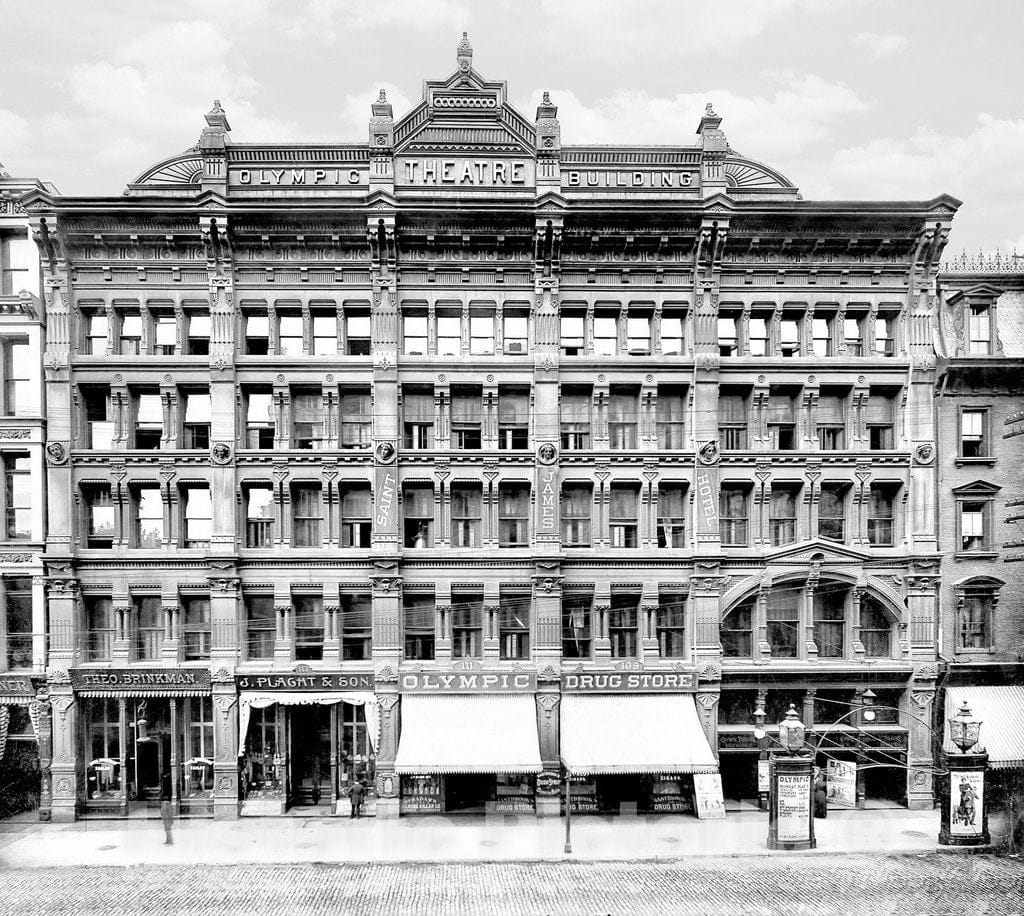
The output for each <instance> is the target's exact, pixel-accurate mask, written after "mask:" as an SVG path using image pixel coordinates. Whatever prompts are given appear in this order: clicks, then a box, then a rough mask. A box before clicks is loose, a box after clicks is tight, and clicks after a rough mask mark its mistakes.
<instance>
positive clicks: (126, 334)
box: [119, 312, 142, 356]
mask: <svg viewBox="0 0 1024 916" xmlns="http://www.w3.org/2000/svg"><path fill="white" fill-rule="evenodd" d="M119 317H120V319H121V338H120V353H121V355H122V356H139V355H141V353H142V315H141V314H140V313H139V312H121V314H120V316H119Z"/></svg>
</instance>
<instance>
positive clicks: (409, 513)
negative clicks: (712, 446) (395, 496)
mask: <svg viewBox="0 0 1024 916" xmlns="http://www.w3.org/2000/svg"><path fill="white" fill-rule="evenodd" d="M402 509H403V516H404V520H405V539H404V543H405V546H406V547H412V548H416V549H419V548H423V547H433V546H434V488H433V487H432V486H431V485H430V484H407V485H406V486H405V487H404V488H403V489H402Z"/></svg>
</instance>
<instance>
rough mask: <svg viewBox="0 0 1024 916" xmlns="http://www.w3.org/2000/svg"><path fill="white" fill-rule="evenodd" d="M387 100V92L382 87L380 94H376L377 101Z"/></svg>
mask: <svg viewBox="0 0 1024 916" xmlns="http://www.w3.org/2000/svg"><path fill="white" fill-rule="evenodd" d="M387 100H388V94H387V93H386V92H385V91H384V89H383V87H382V88H381V90H380V95H379V96H377V101H378V102H381V103H384V102H386V101H387Z"/></svg>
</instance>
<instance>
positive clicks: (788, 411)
mask: <svg viewBox="0 0 1024 916" xmlns="http://www.w3.org/2000/svg"><path fill="white" fill-rule="evenodd" d="M767 424H768V438H769V440H770V445H771V447H772V448H773V449H776V450H778V451H780V452H790V451H793V449H795V448H796V396H795V394H793V393H792V392H790V391H788V390H786V389H784V388H772V389H771V393H770V394H769V395H768V416H767Z"/></svg>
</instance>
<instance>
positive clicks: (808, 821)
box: [768, 703, 817, 849]
mask: <svg viewBox="0 0 1024 916" xmlns="http://www.w3.org/2000/svg"><path fill="white" fill-rule="evenodd" d="M806 736H807V727H806V726H805V725H804V723H803V722H801V721H800V717H799V716H798V715H797V714H796V706H794V705H793V704H792V703H790V705H789V711H788V712H787V713H786V718H785V719H783V720H782V721H781V722H780V723H779V744H780V745H781V746H782V749H783V751H784V755H783V754H780V755H777V756H775V757H773V758H772V760H771V763H770V776H771V784H770V794H769V805H768V848H769V849H814V847H815V846H816V845H817V843H816V841H815V839H814V819H813V818H812V816H811V815H812V807H811V796H812V792H813V780H812V779H811V764H812V763H813V758H812V756H811V751H810V748H808V747H807V744H806V742H805V740H804V739H805V738H806Z"/></svg>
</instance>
